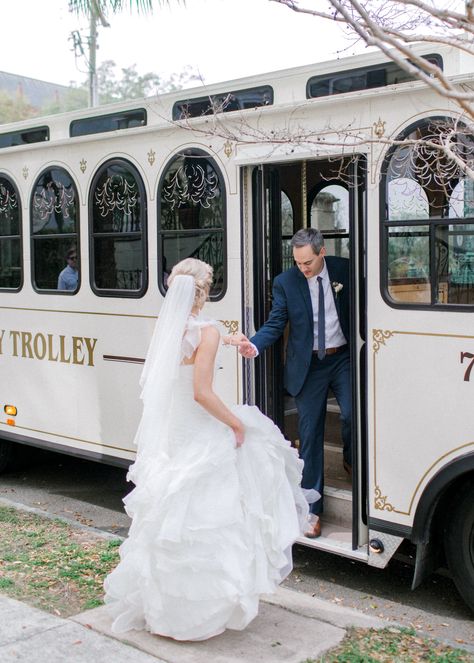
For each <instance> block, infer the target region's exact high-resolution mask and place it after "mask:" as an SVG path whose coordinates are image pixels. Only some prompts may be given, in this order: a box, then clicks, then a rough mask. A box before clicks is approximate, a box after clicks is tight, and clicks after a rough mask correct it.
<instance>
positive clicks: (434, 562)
mask: <svg viewBox="0 0 474 663" xmlns="http://www.w3.org/2000/svg"><path fill="white" fill-rule="evenodd" d="M468 458H469V459H470V460H469V462H467V463H466V464H464V463H462V462H459V463H458V462H455V463H453V464H451V466H447V467H446V468H444V470H442V472H441V473H440V474H439V475H437V476H436V477H434V479H433V480H432V481H431V482H430V484H429V485H428V486H427V488H426V490H425V492H424V493H423V496H422V499H421V500H420V504H419V505H418V509H417V512H416V515H415V521H414V525H413V530H412V536H411V537H410V539H411V541H412V542H413V543H416V544H417V547H416V563H415V573H414V576H413V583H412V589H414V588H415V587H417V586H418V585H419V584H420V583H421V582H422V581H423V580H424V579H425V578H426V577H428V576H429V575H430V574H431V573H433V572H434V571H436V569H438V568H440V567H442V566H444V567H446V566H447V560H446V555H445V538H446V523H447V522H449V521H450V519H451V518H452V517H453V516H454V514H455V513H456V512H457V510H458V507H459V498H460V496H463V495H464V494H465V492H466V490H469V487H472V485H473V484H474V455H470V456H469V457H468ZM448 468H449V469H448Z"/></svg>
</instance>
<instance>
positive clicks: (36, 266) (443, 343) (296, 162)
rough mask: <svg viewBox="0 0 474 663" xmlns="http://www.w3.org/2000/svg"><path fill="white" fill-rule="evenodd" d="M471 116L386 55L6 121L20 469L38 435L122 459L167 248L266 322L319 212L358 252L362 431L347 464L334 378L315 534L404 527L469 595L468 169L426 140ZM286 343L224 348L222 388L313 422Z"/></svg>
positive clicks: (213, 306)
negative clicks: (302, 408)
mask: <svg viewBox="0 0 474 663" xmlns="http://www.w3.org/2000/svg"><path fill="white" fill-rule="evenodd" d="M426 57H429V58H433V59H434V60H435V61H436V62H437V63H438V64H440V65H441V66H443V68H444V72H445V73H446V75H449V76H453V77H454V79H455V80H458V81H459V83H460V84H462V82H463V81H464V80H466V81H468V80H472V74H471V76H469V74H463V67H464V68H465V65H466V63H463V62H461V58H460V55H459V53H455V52H451V51H449V50H447V49H440V50H439V52H438V53H426ZM473 69H474V68H473ZM217 111H218V112H217ZM454 122H458V118H457V113H456V110H455V109H454V108H453V107H451V106H450V103H449V102H447V101H444V100H442V99H441V98H440V97H438V96H436V95H435V94H434V93H433V92H432V91H430V90H428V89H427V88H426V86H424V85H423V84H422V83H420V82H416V81H413V80H410V79H408V78H407V76H406V75H405V74H404V73H403V72H402V71H401V70H400V69H399V68H398V67H397V66H396V65H395V64H393V63H391V62H387V61H381V56H380V55H377V54H368V55H364V56H361V57H356V58H346V59H342V60H338V61H334V62H327V63H323V64H317V65H313V66H307V67H303V68H298V69H293V70H286V71H281V72H276V73H272V74H268V75H259V76H256V77H252V78H247V79H242V80H238V81H231V82H230V83H226V84H222V85H213V86H210V87H208V88H206V89H205V92H204V93H203V89H202V88H200V89H196V90H187V91H180V92H176V93H173V94H168V95H164V96H162V97H157V98H151V99H145V100H141V101H140V102H138V103H137V102H129V103H124V104H116V105H112V106H108V107H101V108H95V109H89V110H87V111H81V112H75V113H68V114H65V115H58V116H54V117H48V118H43V119H41V120H31V121H27V122H21V123H16V124H13V125H10V126H3V127H0V368H1V381H0V406H1V407H0V464H1V466H2V469H5V468H6V467H7V464H8V461H9V458H10V456H11V453H12V449H17V450H18V449H21V452H22V453H24V454H27V453H28V449H29V447H30V446H38V447H43V448H47V449H52V450H57V451H60V452H64V453H69V454H74V455H77V456H82V457H86V458H90V459H93V460H97V461H102V462H106V463H113V464H119V465H128V464H129V463H130V461H131V460H132V459H133V457H134V449H133V445H132V441H133V437H134V432H135V429H136V426H137V423H138V419H139V416H140V411H141V404H140V401H139V386H138V381H139V375H140V372H141V368H142V363H143V360H144V357H145V355H146V351H147V346H148V342H149V339H150V337H151V333H152V329H153V326H154V322H155V320H156V316H157V315H158V314H159V309H160V305H161V302H162V299H163V296H164V293H165V291H166V279H167V274H168V273H169V271H170V269H171V267H172V266H173V264H175V263H176V262H177V261H178V260H180V259H182V258H184V257H186V256H190V255H192V256H195V257H199V258H201V259H203V260H205V261H207V262H209V263H211V264H212V265H213V266H214V270H215V275H216V279H215V283H214V287H213V290H212V293H211V299H210V302H209V303H208V304H207V305H206V307H207V313H208V314H209V315H210V316H212V317H215V318H218V319H220V320H222V322H223V324H224V325H225V327H226V328H227V330H228V332H229V333H232V332H234V331H238V330H242V331H244V332H245V333H247V334H251V333H252V332H253V331H254V330H255V329H258V327H259V326H260V325H261V324H262V322H263V321H264V320H265V318H266V316H267V314H268V311H269V308H270V306H271V283H272V279H273V277H274V276H275V275H276V274H278V273H279V272H280V271H281V270H282V269H285V268H287V267H290V266H291V264H292V263H291V253H290V252H289V248H288V247H289V238H290V237H291V236H292V234H293V233H294V232H295V231H296V230H298V229H299V228H301V227H306V226H317V227H319V228H320V229H321V230H322V231H323V232H324V234H325V237H326V246H327V251H328V253H329V254H335V255H342V256H346V257H348V258H349V259H350V264H351V302H352V303H351V307H352V308H351V318H352V341H351V359H352V385H353V404H354V407H353V422H352V426H353V433H354V440H355V442H354V445H355V449H354V465H353V480H352V482H349V481H348V480H347V477H346V475H345V474H344V472H343V471H342V453H341V442H340V439H339V430H338V412H337V406H336V405H335V404H334V403H333V401H332V400H331V399H330V400H329V403H328V413H327V424H326V446H325V473H326V486H327V487H326V489H325V504H326V511H325V515H324V518H325V527H324V528H323V536H322V537H321V538H319V539H317V540H315V541H309V540H304V541H302V542H304V543H306V544H308V545H312V546H314V547H316V548H320V549H323V550H326V551H332V552H334V553H337V554H341V555H345V556H347V557H351V558H354V559H357V560H361V561H365V562H367V563H368V564H371V565H375V566H379V567H383V566H385V565H386V564H387V563H388V561H389V559H390V558H391V556H392V555H393V554H394V553H395V552H396V550H397V548H398V547H399V545H400V544H401V542H402V541H403V540H404V539H406V540H409V541H411V542H413V543H414V544H416V549H417V555H416V567H415V574H414V586H415V585H416V584H417V583H419V582H420V581H421V580H422V579H423V577H424V576H425V575H426V573H427V572H429V571H431V570H433V569H435V568H437V567H439V566H440V565H442V564H447V565H448V566H449V568H450V570H451V573H452V575H453V577H454V580H455V582H456V584H457V586H458V588H459V590H460V592H461V594H462V595H463V597H464V599H465V600H466V601H467V603H468V604H469V605H470V606H471V608H473V609H474V370H472V369H473V365H474V325H473V321H474V318H473V317H472V315H473V312H474V182H473V181H472V180H469V179H467V178H466V177H464V176H463V175H462V173H461V172H460V171H459V169H458V168H457V166H456V165H455V164H451V162H449V161H448V160H446V159H444V160H443V158H442V157H439V156H437V155H436V154H432V153H431V152H430V149H429V147H427V148H426V150H424V151H423V149H420V147H419V141H426V144H427V145H428V142H429V144H430V145H431V144H432V143H433V141H435V142H436V140H437V139H438V138H439V136H440V132H441V131H442V127H443V126H446V123H448V124H449V123H454ZM296 135H299V136H300V137H301V136H303V139H301V138H300V139H299V140H297V139H296ZM239 136H240V137H241V139H239ZM289 136H290V137H291V136H292V137H293V138H289ZM393 139H397V142H396V143H395V144H393V143H392V144H390V143H391V141H392V140H393ZM413 139H416V140H417V141H418V143H415V142H413ZM461 142H462V149H463V150H464V151H466V152H467V153H469V151H470V150H472V149H473V146H472V144H471V141H470V138H469V136H468V135H467V134H466V135H465V136H464V140H463V141H461ZM460 149H461V148H460ZM440 163H441V165H442V168H440ZM441 171H442V172H441ZM74 255H75V256H76V257H77V262H76V264H77V267H78V270H77V272H74V270H72V277H74V274H77V277H78V278H77V279H76V281H77V282H74V278H72V279H69V281H67V283H68V284H69V285H66V286H65V285H64V283H63V280H62V279H61V280H60V279H59V274H60V273H61V272H62V271H63V269H64V267H65V266H66V262H67V261H69V260H70V259H71V258H72V259H74ZM69 276H71V271H70V273H69ZM71 284H72V285H71ZM65 287H66V288H69V289H63V288H65ZM71 288H72V289H71ZM284 352H285V348H284V340H283V341H282V343H281V345H279V346H275V347H273V348H272V349H271V350H269V351H267V352H266V353H265V355H264V356H263V357H260V358H259V359H258V360H257V361H255V362H246V361H244V360H242V359H241V358H240V357H239V355H238V354H237V352H236V351H235V350H226V351H223V355H224V356H223V358H222V367H221V370H219V371H218V375H217V380H218V385H217V387H218V389H219V391H220V392H221V393H222V394H223V395H224V397H225V399H226V400H227V401H228V402H229V403H232V402H250V403H255V404H257V405H258V406H259V407H260V408H261V409H262V410H263V411H264V412H266V413H267V414H268V415H269V416H271V417H272V418H273V419H274V420H275V421H276V422H277V423H278V425H279V426H280V427H281V428H282V429H283V430H284V432H285V434H286V436H287V437H288V438H290V439H292V440H293V441H294V443H295V444H297V443H298V433H297V415H296V411H295V408H294V404H293V402H292V400H291V399H290V398H289V397H288V395H287V394H286V393H285V391H284V388H283V380H282V365H283V361H284ZM19 445H20V446H19Z"/></svg>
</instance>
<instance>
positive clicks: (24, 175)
mask: <svg viewBox="0 0 474 663" xmlns="http://www.w3.org/2000/svg"><path fill="white" fill-rule="evenodd" d="M29 172H30V171H29V170H28V166H25V167H24V168H23V170H22V173H23V177H24V178H25V180H26V179H28V174H29Z"/></svg>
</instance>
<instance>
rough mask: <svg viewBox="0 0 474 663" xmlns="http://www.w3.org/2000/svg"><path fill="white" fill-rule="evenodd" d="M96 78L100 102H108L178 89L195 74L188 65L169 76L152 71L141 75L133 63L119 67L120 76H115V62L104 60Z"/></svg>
mask: <svg viewBox="0 0 474 663" xmlns="http://www.w3.org/2000/svg"><path fill="white" fill-rule="evenodd" d="M97 78H98V83H99V98H100V103H101V104H109V103H113V102H115V101H125V100H127V99H139V98H141V97H149V96H151V95H154V94H162V93H164V92H172V91H173V90H180V89H181V88H183V87H184V86H185V85H186V84H187V83H189V82H191V81H193V80H196V79H197V76H195V75H194V74H193V73H192V71H191V69H190V67H187V68H186V69H185V70H184V71H182V72H181V73H179V74H171V76H170V77H169V78H164V77H161V76H159V75H158V74H154V73H153V72H148V73H146V74H143V75H141V74H139V73H138V72H137V69H136V65H135V64H133V65H131V66H130V67H125V68H123V69H121V76H119V77H117V74H116V64H115V62H114V61H113V60H106V61H105V62H103V63H102V64H101V66H100V67H99V68H98V69H97Z"/></svg>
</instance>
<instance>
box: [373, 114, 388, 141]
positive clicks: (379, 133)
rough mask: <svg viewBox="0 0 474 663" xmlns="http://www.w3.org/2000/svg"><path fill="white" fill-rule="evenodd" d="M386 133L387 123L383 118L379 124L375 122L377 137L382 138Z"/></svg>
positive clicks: (379, 120)
mask: <svg viewBox="0 0 474 663" xmlns="http://www.w3.org/2000/svg"><path fill="white" fill-rule="evenodd" d="M384 133H385V122H384V121H383V120H382V118H380V117H379V119H378V120H377V122H374V134H375V135H376V136H377V138H382V136H383V135H384Z"/></svg>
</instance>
